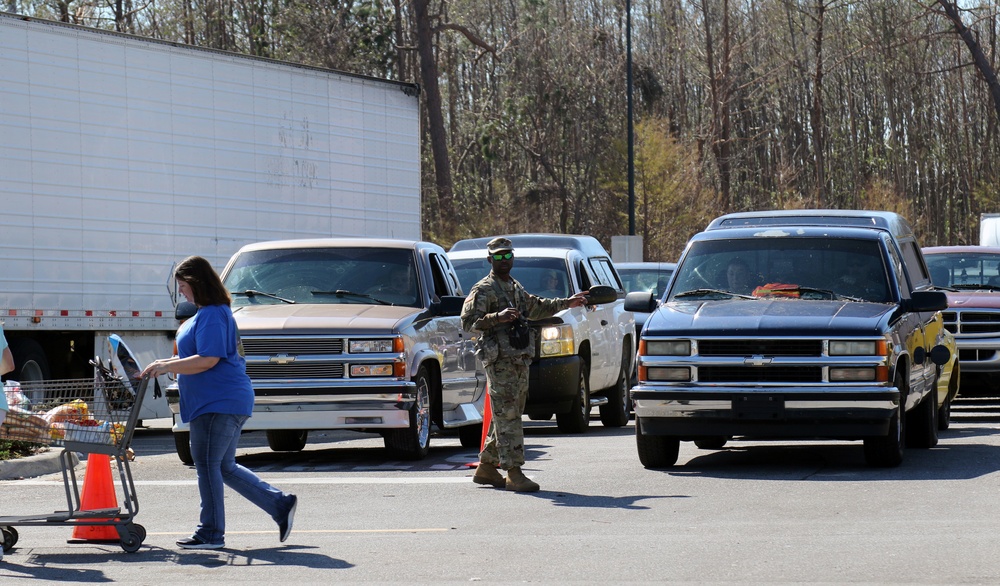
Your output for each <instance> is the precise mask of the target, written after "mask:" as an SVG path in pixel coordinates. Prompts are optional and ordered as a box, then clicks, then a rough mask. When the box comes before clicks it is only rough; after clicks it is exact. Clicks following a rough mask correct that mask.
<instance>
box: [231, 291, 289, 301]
mask: <svg viewBox="0 0 1000 586" xmlns="http://www.w3.org/2000/svg"><path fill="white" fill-rule="evenodd" d="M229 294H230V295H243V296H245V297H257V296H260V297H268V298H270V299H277V300H278V301H282V302H284V303H291V304H293V305H294V304H295V300H293V299H285V298H284V297H280V296H278V295H275V294H274V293H265V292H263V291H258V290H256V289H247V290H246V291H230V292H229Z"/></svg>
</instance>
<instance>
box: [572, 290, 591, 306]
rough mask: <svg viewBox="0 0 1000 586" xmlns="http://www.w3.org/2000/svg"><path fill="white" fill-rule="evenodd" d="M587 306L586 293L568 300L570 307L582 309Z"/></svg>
mask: <svg viewBox="0 0 1000 586" xmlns="http://www.w3.org/2000/svg"><path fill="white" fill-rule="evenodd" d="M586 304H587V291H581V292H579V293H577V294H576V295H574V296H572V297H570V298H569V306H570V307H582V306H584V305H586Z"/></svg>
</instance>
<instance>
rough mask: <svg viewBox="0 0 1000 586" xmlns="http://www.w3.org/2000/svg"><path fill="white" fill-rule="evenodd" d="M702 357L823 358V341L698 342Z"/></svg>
mask: <svg viewBox="0 0 1000 586" xmlns="http://www.w3.org/2000/svg"><path fill="white" fill-rule="evenodd" d="M698 355H700V356H756V355H760V356H822V355H823V341H822V340H698Z"/></svg>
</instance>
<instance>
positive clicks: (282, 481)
mask: <svg viewBox="0 0 1000 586" xmlns="http://www.w3.org/2000/svg"><path fill="white" fill-rule="evenodd" d="M261 479H262V480H264V481H265V482H268V483H272V484H275V485H280V486H285V485H292V484H461V483H464V482H469V477H468V476H445V477H437V476H435V477H430V476H423V477H410V476H408V477H405V478H374V477H349V478H332V477H327V478H293V477H288V476H282V477H281V478H263V477H262V478H261ZM115 484H116V485H120V484H121V483H120V482H115ZM197 484H198V481H196V480H136V481H135V485H136V486H196V485H197ZM2 486H11V487H14V486H64V484H63V481H62V480H4V481H0V487H2Z"/></svg>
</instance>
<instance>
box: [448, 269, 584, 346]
mask: <svg viewBox="0 0 1000 586" xmlns="http://www.w3.org/2000/svg"><path fill="white" fill-rule="evenodd" d="M570 303H571V301H570V299H569V298H565V299H543V298H541V297H537V296H535V295H532V294H531V293H528V292H527V291H525V290H524V287H522V286H521V284H520V283H518V282H517V281H516V280H514V279H513V278H512V279H511V280H510V281H509V282H504V281H503V280H502V279H497V278H496V277H495V276H494V275H493V272H492V271H490V274H488V275H486V276H485V277H483V278H482V279H481V280H480V281H479V282H478V283H476V284H475V285H473V286H472V290H471V291H469V295H468V297H466V298H465V304H464V305H463V306H462V328H463V329H464V330H466V331H469V332H471V331H473V330H478V331H479V332H481V335H480V336H479V339H478V340H477V341H476V355H477V356H479V359H480V360H482V361H483V363H484V364H491V363H493V362H495V361H496V360H497V359H498V358H507V359H512V360H517V359H520V360H522V361H523V362H524V364H530V363H531V358H532V356H533V354H534V348H535V329H534V328H531V332H530V340H531V341H530V343H529V344H528V346H527V348H524V349H520V350H519V349H516V348H514V347H512V346H511V345H510V341H509V340H508V337H507V330H508V329H509V328H510V323H509V322H507V323H500V321H499V317H498V314H499V313H500V312H501V311H503V310H504V309H507V308H508V307H511V306H513V307H516V308H517V309H518V310H519V311H520V312H521V315H523V316H524V317H525V318H527V319H541V318H543V317H549V316H551V315H553V314H555V313H557V312H559V311H562V310H564V309H566V308H568V307H569V306H570Z"/></svg>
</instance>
